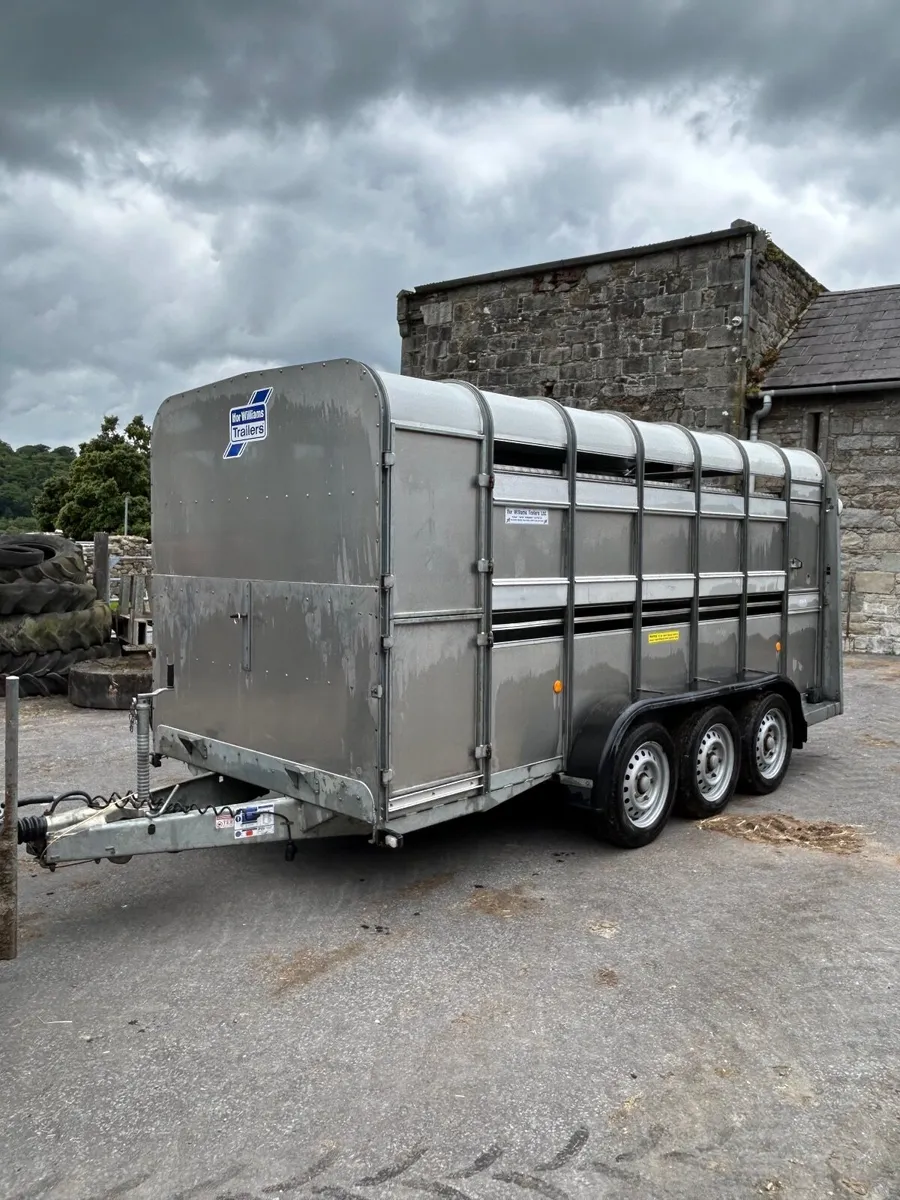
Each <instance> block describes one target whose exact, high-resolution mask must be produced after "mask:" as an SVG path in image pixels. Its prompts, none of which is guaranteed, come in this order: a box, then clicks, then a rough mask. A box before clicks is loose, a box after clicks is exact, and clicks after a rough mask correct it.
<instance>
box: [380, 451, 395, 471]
mask: <svg viewBox="0 0 900 1200" xmlns="http://www.w3.org/2000/svg"><path fill="white" fill-rule="evenodd" d="M396 461H397V455H396V454H395V453H394V452H393V450H385V452H384V454H382V456H381V464H382V466H384V467H392V466H393V465H394V463H395V462H396Z"/></svg>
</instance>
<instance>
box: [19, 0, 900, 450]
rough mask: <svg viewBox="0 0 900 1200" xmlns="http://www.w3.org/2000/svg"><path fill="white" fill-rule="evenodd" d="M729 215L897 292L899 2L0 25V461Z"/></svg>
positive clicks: (398, 5) (445, 1) (26, 0)
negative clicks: (468, 282)
mask: <svg viewBox="0 0 900 1200" xmlns="http://www.w3.org/2000/svg"><path fill="white" fill-rule="evenodd" d="M738 217H740V218H743V219H746V220H749V221H753V222H755V223H757V224H759V225H761V226H763V227H764V228H766V229H768V230H769V231H770V232H771V233H772V235H773V236H774V238H775V240H776V241H777V242H778V243H779V244H780V245H781V246H782V247H783V248H784V249H785V250H786V251H787V252H788V253H790V254H792V255H793V256H794V257H795V258H797V259H799V260H800V262H802V263H803V265H804V266H805V267H806V268H807V269H808V270H810V271H811V272H812V273H813V274H814V275H816V276H817V277H818V278H819V279H820V280H821V281H822V282H823V283H824V284H825V285H826V286H828V287H830V288H846V287H857V286H865V285H869V284H882V283H896V282H898V281H900V2H898V0H824V2H823V0H754V3H752V4H742V3H738V2H737V0H552V3H551V2H548V0H417V2H415V0H318V3H312V2H310V0H293V2H291V0H253V2H252V3H251V2H250V0H78V2H77V3H76V2H74V0H0V438H2V439H3V440H5V441H10V442H12V443H13V444H14V445H19V444H22V443H24V442H37V441H42V442H48V443H50V444H51V445H55V444H58V443H62V442H68V443H76V442H78V441H79V440H81V439H83V438H85V437H89V436H91V435H92V434H93V433H94V432H96V430H97V428H98V427H99V422H100V418H101V416H102V415H103V414H104V413H106V412H115V413H119V414H121V415H122V416H123V417H124V418H126V419H127V418H128V417H130V416H132V415H133V414H134V413H136V412H140V413H142V414H143V415H144V416H145V417H146V418H147V419H148V420H150V419H152V417H153V415H154V413H155V411H156V408H157V406H158V405H159V403H160V401H161V400H162V399H164V398H165V396H167V395H169V394H170V393H172V392H175V391H181V390H183V389H184V388H186V387H191V386H194V385H196V384H199V383H206V382H210V381H212V380H215V379H219V378H222V377H224V376H227V375H231V374H234V373H236V372H238V371H242V370H246V369H249V368H251V367H255V366H259V365H276V364H277V365H284V364H285V363H292V362H304V361H308V360H309V359H316V358H327V357H332V356H336V355H342V356H343V355H346V356H352V357H357V358H362V359H364V360H366V361H368V362H370V363H371V364H372V365H373V366H376V367H382V368H385V369H388V370H396V369H397V368H398V364H399V354H400V341H399V336H398V333H397V327H396V305H395V297H396V293H397V291H398V290H399V289H400V288H402V287H412V286H414V285H415V284H418V283H426V282H429V281H431V280H436V279H446V278H449V277H452V276H456V275H464V274H468V273H471V272H477V271H487V270H493V269H496V268H503V267H512V266H519V265H523V264H526V263H530V262H540V261H545V260H548V259H556V258H562V257H566V256H568V255H574V254H589V253H592V252H597V251H602V250H610V249H615V248H618V247H624V246H630V245H634V244H639V243H645V242H651V241H658V240H662V239H665V238H671V237H681V236H684V235H687V234H693V233H702V232H704V231H707V230H710V229H719V228H723V227H725V226H727V225H729V224H730V223H731V221H733V220H734V219H736V218H738Z"/></svg>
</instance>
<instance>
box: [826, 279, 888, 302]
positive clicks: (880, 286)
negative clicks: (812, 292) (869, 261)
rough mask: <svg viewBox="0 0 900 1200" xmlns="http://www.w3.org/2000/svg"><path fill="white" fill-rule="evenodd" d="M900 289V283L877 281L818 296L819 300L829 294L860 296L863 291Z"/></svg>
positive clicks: (835, 289) (836, 289)
mask: <svg viewBox="0 0 900 1200" xmlns="http://www.w3.org/2000/svg"><path fill="white" fill-rule="evenodd" d="M895 291H900V283H876V284H873V285H872V286H871V287H859V288H834V289H832V290H830V291H827V292H822V294H821V296H817V297H816V299H817V300H825V299H827V298H828V297H829V296H858V295H860V294H861V293H863V292H895Z"/></svg>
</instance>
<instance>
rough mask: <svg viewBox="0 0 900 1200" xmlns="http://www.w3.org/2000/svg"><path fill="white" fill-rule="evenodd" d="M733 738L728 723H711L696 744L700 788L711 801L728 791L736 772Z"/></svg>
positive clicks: (716, 799) (715, 800) (703, 794)
mask: <svg viewBox="0 0 900 1200" xmlns="http://www.w3.org/2000/svg"><path fill="white" fill-rule="evenodd" d="M734 762H735V752H734V738H733V737H732V736H731V730H730V729H729V728H728V727H727V725H720V724H718V723H716V724H715V725H710V727H709V728H708V729H707V730H706V732H705V733H704V735H703V737H702V738H701V739H700V744H699V746H698V747H697V757H696V759H695V760H694V777H695V779H696V781H697V790H698V791H699V793H700V795H701V796H702V797H703V799H704V800H705V801H707V803H709V804H718V802H719V801H720V800H721V799H722V797H723V796H726V795H727V794H728V789H729V787H730V786H731V780H732V777H733V775H734Z"/></svg>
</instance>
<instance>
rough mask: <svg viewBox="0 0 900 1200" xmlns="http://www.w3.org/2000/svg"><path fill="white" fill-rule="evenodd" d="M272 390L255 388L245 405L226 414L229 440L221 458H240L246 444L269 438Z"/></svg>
mask: <svg viewBox="0 0 900 1200" xmlns="http://www.w3.org/2000/svg"><path fill="white" fill-rule="evenodd" d="M271 398H272V388H257V389H256V391H255V392H254V393H253V395H252V396H251V397H250V399H249V400H248V401H247V403H246V404H242V405H240V406H239V407H238V408H233V409H231V411H230V413H229V414H228V427H229V431H230V432H229V438H228V445H227V446H226V447H225V453H224V454H223V455H222V457H223V458H240V457H241V455H242V454H243V453H244V447H245V446H246V445H247V443H248V442H263V441H265V439H266V438H267V437H268V436H269V408H268V404H269V401H270V400H271Z"/></svg>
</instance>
